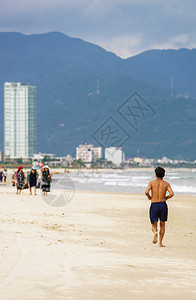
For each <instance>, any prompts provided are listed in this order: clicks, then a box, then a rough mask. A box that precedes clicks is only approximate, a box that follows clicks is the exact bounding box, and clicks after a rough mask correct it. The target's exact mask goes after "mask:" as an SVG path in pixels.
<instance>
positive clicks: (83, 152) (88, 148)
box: [76, 143, 102, 163]
mask: <svg viewBox="0 0 196 300" xmlns="http://www.w3.org/2000/svg"><path fill="white" fill-rule="evenodd" d="M99 158H102V148H101V147H94V145H91V144H86V143H85V144H82V145H80V146H79V147H77V148H76V159H81V160H82V161H83V162H85V163H91V162H95V161H97V160H98V159H99Z"/></svg>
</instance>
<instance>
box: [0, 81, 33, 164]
mask: <svg viewBox="0 0 196 300" xmlns="http://www.w3.org/2000/svg"><path fill="white" fill-rule="evenodd" d="M34 153H36V87H35V86H30V85H28V84H22V83H19V82H17V83H12V82H6V83H4V155H5V156H7V157H13V158H14V157H22V158H23V157H32V156H33V154H34Z"/></svg>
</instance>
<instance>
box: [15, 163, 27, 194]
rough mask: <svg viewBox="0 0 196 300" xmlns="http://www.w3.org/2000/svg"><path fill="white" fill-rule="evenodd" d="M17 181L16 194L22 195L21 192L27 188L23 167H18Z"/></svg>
mask: <svg viewBox="0 0 196 300" xmlns="http://www.w3.org/2000/svg"><path fill="white" fill-rule="evenodd" d="M15 180H16V188H17V191H16V194H19V195H20V194H21V190H23V189H24V186H25V175H24V172H23V167H21V166H20V167H18V171H16V173H15Z"/></svg>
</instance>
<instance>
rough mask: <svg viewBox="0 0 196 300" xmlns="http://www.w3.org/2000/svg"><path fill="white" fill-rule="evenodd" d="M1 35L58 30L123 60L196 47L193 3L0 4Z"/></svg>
mask: <svg viewBox="0 0 196 300" xmlns="http://www.w3.org/2000/svg"><path fill="white" fill-rule="evenodd" d="M0 31H17V32H21V33H25V34H32V33H45V32H51V31H59V32H63V33H65V34H67V35H69V36H71V37H79V38H82V39H84V40H86V41H89V42H92V43H95V44H98V45H100V46H102V47H103V48H105V49H107V50H109V51H112V52H114V53H116V54H117V55H119V56H121V57H123V58H126V57H129V56H132V55H135V54H138V53H140V52H142V51H144V50H148V49H168V48H175V49H178V48H196V0H0Z"/></svg>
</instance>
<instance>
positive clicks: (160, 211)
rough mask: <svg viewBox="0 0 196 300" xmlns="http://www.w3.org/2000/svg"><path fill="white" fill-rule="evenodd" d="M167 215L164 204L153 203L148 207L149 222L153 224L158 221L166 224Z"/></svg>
mask: <svg viewBox="0 0 196 300" xmlns="http://www.w3.org/2000/svg"><path fill="white" fill-rule="evenodd" d="M167 215H168V208H167V203H166V202H154V203H151V206H150V221H151V223H152V224H153V223H154V222H157V221H158V220H160V221H163V222H166V221H167Z"/></svg>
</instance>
